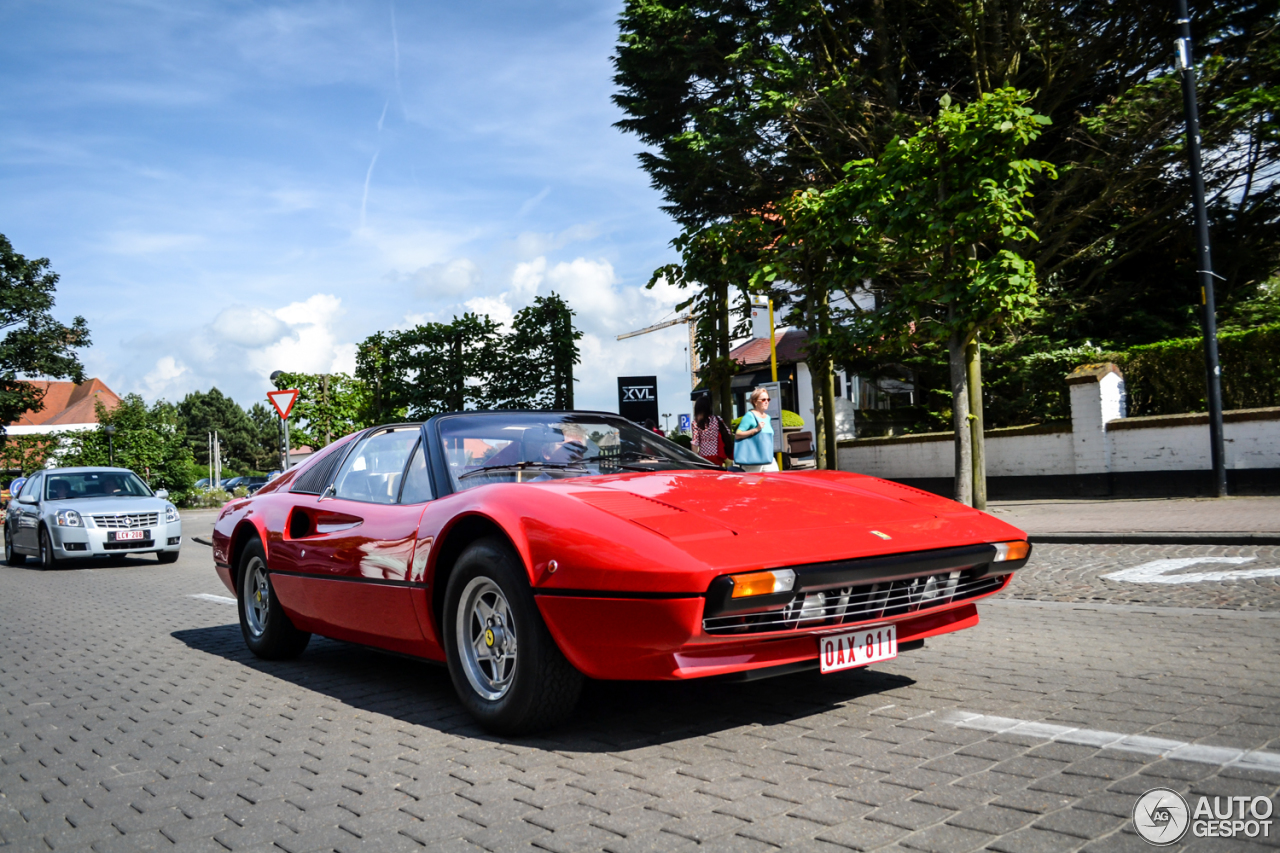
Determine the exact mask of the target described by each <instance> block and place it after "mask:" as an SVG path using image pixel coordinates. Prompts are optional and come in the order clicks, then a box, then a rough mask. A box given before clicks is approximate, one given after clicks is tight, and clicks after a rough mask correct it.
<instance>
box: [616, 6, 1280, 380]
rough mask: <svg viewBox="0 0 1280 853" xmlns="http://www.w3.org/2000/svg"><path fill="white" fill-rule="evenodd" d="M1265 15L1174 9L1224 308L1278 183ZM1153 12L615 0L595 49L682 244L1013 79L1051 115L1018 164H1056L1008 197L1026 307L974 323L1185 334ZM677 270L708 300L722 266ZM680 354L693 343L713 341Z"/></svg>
mask: <svg viewBox="0 0 1280 853" xmlns="http://www.w3.org/2000/svg"><path fill="white" fill-rule="evenodd" d="M1278 10H1280V3H1277V2H1276V0H1239V2H1233V3H1228V4H1201V5H1200V6H1198V7H1197V8H1196V9H1195V10H1194V11H1195V14H1194V22H1193V27H1194V30H1195V35H1196V39H1197V51H1196V53H1197V55H1198V56H1201V57H1204V59H1203V60H1202V61H1201V67H1200V68H1199V77H1200V80H1201V95H1200V100H1201V103H1202V104H1203V105H1204V106H1205V108H1204V110H1203V115H1202V128H1201V130H1202V137H1203V142H1204V146H1205V152H1206V153H1205V162H1206V183H1207V185H1208V191H1209V196H1210V201H1211V230H1212V233H1213V239H1214V244H1215V249H1216V251H1215V255H1216V256H1217V257H1219V259H1220V260H1219V266H1220V270H1219V272H1221V273H1222V274H1223V275H1225V276H1226V279H1227V280H1226V281H1225V282H1223V283H1222V288H1221V290H1220V293H1219V297H1220V298H1219V305H1220V306H1221V308H1222V311H1223V313H1224V315H1226V316H1227V317H1232V316H1236V315H1244V314H1247V313H1250V312H1251V311H1252V310H1253V309H1251V308H1250V309H1246V308H1243V307H1242V308H1241V309H1240V310H1237V309H1236V308H1235V306H1236V305H1237V304H1240V305H1241V306H1251V305H1254V304H1257V300H1258V298H1259V294H1260V290H1259V288H1260V287H1261V286H1262V282H1264V281H1265V280H1267V279H1268V278H1269V277H1271V276H1272V275H1273V273H1274V272H1275V271H1276V269H1277V266H1278V265H1280V182H1277V181H1275V180H1273V179H1271V178H1270V177H1267V176H1268V175H1270V174H1271V171H1270V170H1271V168H1272V166H1271V164H1274V163H1275V162H1278V161H1280V147H1278V146H1280V122H1278V121H1277V118H1276V117H1277V105H1278V103H1280V27H1277V26H1276V22H1277V19H1278V18H1280V14H1278ZM1172 17H1173V8H1172V7H1170V6H1156V7H1152V6H1151V5H1150V4H1149V3H1145V2H1141V0H1114V2H1107V3H1086V4H1083V5H1081V4H1078V3H1077V4H1067V3H1050V4H1043V3H1042V4H1007V3H972V2H964V3H958V4H957V3H953V2H941V0H629V2H628V3H627V4H626V6H625V8H624V11H623V13H622V15H621V17H620V20H619V29H620V35H619V43H618V48H617V52H616V54H615V59H614V62H615V67H616V69H617V76H616V77H615V81H616V83H617V86H618V94H617V95H616V97H615V101H616V103H617V104H618V105H619V106H620V107H621V108H622V109H623V111H624V112H625V114H626V117H625V118H624V120H623V121H621V122H619V126H620V127H622V128H623V129H624V130H627V131H628V132H632V133H635V134H636V135H637V136H638V137H639V139H640V140H641V141H642V142H643V143H644V144H645V150H644V151H643V152H642V153H641V154H640V155H639V157H640V160H641V165H642V166H643V167H644V168H645V169H646V171H647V172H648V173H649V175H650V177H651V179H652V182H653V185H654V186H655V188H657V189H658V190H659V191H661V192H662V194H663V197H664V201H665V202H666V206H665V208H664V209H666V210H667V211H668V212H670V213H671V215H672V216H673V218H674V219H675V220H676V222H677V223H678V224H679V225H680V227H681V229H682V233H681V235H680V237H679V238H678V240H683V241H691V240H698V239H701V238H700V236H699V235H700V232H701V231H702V229H705V228H708V227H712V226H726V225H728V224H729V223H741V222H743V221H744V220H746V219H749V218H751V217H753V216H759V217H768V216H769V215H770V214H772V213H774V212H776V211H777V210H778V209H779V207H780V206H781V205H782V204H783V203H784V201H785V200H787V199H789V198H792V197H793V196H794V195H795V194H797V193H803V192H805V191H807V190H815V191H818V192H821V191H823V190H825V189H827V188H830V187H832V186H835V185H836V184H838V183H839V182H841V181H842V179H843V177H844V172H843V167H844V165H845V164H846V163H848V162H849V161H852V160H861V159H876V158H879V157H880V156H881V155H882V154H883V153H884V150H885V147H886V146H887V145H888V144H889V142H890V140H892V139H893V138H895V137H896V136H910V135H912V134H913V133H914V129H915V127H916V125H917V124H919V123H921V122H925V121H928V120H930V118H931V116H932V115H933V114H934V113H935V112H936V111H937V108H938V105H939V104H940V102H941V98H942V97H943V96H944V95H950V96H951V97H954V98H956V99H957V100H958V101H964V102H969V101H975V100H978V99H979V98H980V97H981V96H982V95H983V94H989V93H992V92H995V91H996V90H998V89H1002V88H1017V89H1021V90H1025V91H1029V92H1031V93H1033V95H1032V100H1031V102H1030V103H1029V104H1027V106H1028V107H1029V108H1030V109H1032V110H1033V111H1035V112H1036V113H1037V114H1041V115H1045V116H1047V117H1049V118H1050V119H1052V121H1053V124H1052V125H1049V126H1046V127H1045V128H1044V129H1043V132H1042V133H1041V134H1040V136H1039V137H1037V138H1036V139H1034V140H1033V141H1032V142H1031V144H1030V145H1029V147H1028V149H1027V152H1026V155H1025V156H1026V157H1027V158H1030V159H1036V160H1040V161H1045V162H1052V163H1055V164H1057V165H1058V166H1059V168H1060V170H1061V172H1062V180H1059V181H1056V182H1053V183H1041V184H1040V185H1039V186H1038V187H1037V197H1036V198H1035V200H1034V202H1033V203H1029V204H1028V205H1027V209H1028V210H1029V211H1030V212H1031V213H1032V214H1033V216H1034V221H1033V223H1032V224H1031V227H1032V229H1033V230H1034V232H1035V233H1037V234H1039V235H1041V236H1042V238H1043V239H1042V240H1041V241H1040V242H1038V243H1031V244H1029V245H1027V246H1024V247H1022V251H1023V252H1024V253H1025V256H1026V257H1027V259H1028V260H1030V261H1032V262H1034V264H1035V266H1036V268H1037V270H1038V271H1039V277H1040V280H1041V282H1042V287H1041V289H1040V292H1039V296H1040V299H1041V303H1042V307H1043V310H1042V311H1040V312H1036V313H1032V314H1028V315H1026V316H1025V317H1024V318H1023V319H1022V320H1021V321H1019V322H1016V323H1015V322H1006V323H1002V324H999V325H997V326H996V327H994V328H991V329H990V330H988V332H987V336H988V337H989V338H990V339H991V340H993V341H997V342H1000V343H1007V344H1017V343H1018V342H1019V341H1021V340H1027V341H1032V340H1035V341H1040V340H1043V341H1045V342H1046V344H1047V345H1048V346H1049V347H1051V348H1054V349H1061V348H1069V347H1072V346H1085V345H1091V344H1098V343H1102V344H1104V345H1108V346H1119V345H1127V344H1132V343H1142V342H1148V341H1153V340H1160V339H1163V338H1167V337H1170V336H1175V335H1180V334H1191V333H1194V330H1195V325H1196V319H1195V317H1196V306H1197V305H1198V304H1199V288H1198V283H1197V278H1196V274H1195V269H1196V267H1195V258H1196V253H1195V246H1194V243H1193V239H1192V234H1191V228H1190V217H1189V214H1188V210H1187V208H1188V204H1187V199H1188V198H1189V191H1188V186H1189V183H1188V181H1189V178H1188V175H1187V170H1186V167H1185V163H1186V157H1185V152H1184V147H1183V142H1182V139H1181V134H1182V105H1181V98H1180V94H1179V91H1178V85H1179V84H1178V79H1177V76H1176V74H1175V71H1174V69H1173V67H1172V66H1173V57H1174V51H1173V48H1172V43H1171V42H1172V38H1173V32H1174V27H1173V21H1172ZM734 227H736V226H734ZM677 247H678V248H679V246H677ZM828 248H829V249H831V250H833V251H837V248H836V247H828ZM713 254H714V253H713ZM813 256H814V257H818V256H817V255H816V254H815V255H813ZM685 265H687V264H685ZM881 275H885V276H889V277H890V278H892V275H891V274H890V272H888V271H882V273H881ZM688 280H689V281H690V283H691V285H692V286H694V287H700V288H703V289H706V290H707V291H708V293H707V295H706V296H705V298H703V297H699V298H698V299H697V300H696V302H701V303H705V306H706V308H707V309H708V310H716V311H718V310H721V309H720V307H719V306H721V305H723V304H725V302H726V300H724V299H722V298H721V296H720V291H721V288H722V287H723V284H722V282H721V277H719V276H709V277H707V278H706V279H705V280H704V281H701V282H699V281H698V279H697V278H696V277H695V276H689V277H688ZM791 284H792V285H793V286H801V285H803V280H801V281H800V282H792V283H791ZM734 285H736V286H742V282H741V281H730V286H734ZM883 286H885V287H888V286H892V282H886V283H885V284H884V285H883ZM802 289H803V288H802ZM702 325H703V326H704V327H705V328H706V332H704V333H703V334H705V335H714V334H715V332H716V330H718V328H719V324H718V323H716V322H710V323H705V324H702ZM1025 348H1026V347H1023V349H1025ZM699 349H700V351H702V350H704V349H705V351H707V352H709V353H710V352H714V351H715V349H716V348H715V343H714V340H707V341H703V342H700V344H699ZM1015 349H1017V347H1015ZM824 384H825V383H824Z"/></svg>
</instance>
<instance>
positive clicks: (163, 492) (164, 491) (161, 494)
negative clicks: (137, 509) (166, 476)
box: [156, 489, 169, 498]
mask: <svg viewBox="0 0 1280 853" xmlns="http://www.w3.org/2000/svg"><path fill="white" fill-rule="evenodd" d="M156 497H158V498H167V497H169V490H168V489H157V490H156Z"/></svg>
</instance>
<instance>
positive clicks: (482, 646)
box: [444, 539, 583, 735]
mask: <svg viewBox="0 0 1280 853" xmlns="http://www.w3.org/2000/svg"><path fill="white" fill-rule="evenodd" d="M444 646H445V659H446V660H447V661H448V665H449V676H450V678H452V680H453V686H454V689H455V690H457V692H458V698H459V699H460V700H461V701H462V704H463V706H464V707H466V709H467V710H468V711H469V712H470V713H471V715H472V716H473V717H475V718H476V720H477V721H478V722H479V723H480V725H481V726H483V727H484V728H485V729H488V730H489V731H491V732H494V733H496V734H502V735H519V734H526V733H529V732H534V731H538V730H540V729H545V728H550V727H551V726H555V725H557V724H558V723H561V722H564V720H565V719H567V718H568V716H569V714H571V713H572V712H573V709H574V706H576V705H577V704H578V697H579V696H580V695H581V694H582V683H583V677H582V673H580V672H578V670H576V669H574V668H573V665H572V664H570V663H569V661H568V660H566V659H565V656H564V655H563V654H562V653H561V652H560V649H559V647H557V646H556V643H555V640H554V639H552V637H551V632H549V631H548V630H547V626H546V623H544V622H543V621H542V615H541V614H540V613H539V612H538V606H537V604H536V603H535V602H534V600H533V591H532V590H531V589H530V588H529V580H528V577H527V576H526V574H525V572H524V567H523V566H522V565H521V564H520V561H519V560H518V559H517V558H516V557H515V555H513V554H512V553H511V551H510V549H509V548H507V547H506V546H505V545H504V544H503V543H501V542H498V541H496V540H493V539H482V540H480V541H478V542H475V543H473V544H472V545H471V546H470V547H468V548H467V550H465V551H464V552H463V553H462V556H460V557H459V558H458V562H457V564H456V565H455V566H454V569H453V572H452V573H451V574H450V576H449V583H448V586H447V587H446V589H445V598H444Z"/></svg>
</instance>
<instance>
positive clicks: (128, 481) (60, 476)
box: [44, 471, 151, 501]
mask: <svg viewBox="0 0 1280 853" xmlns="http://www.w3.org/2000/svg"><path fill="white" fill-rule="evenodd" d="M130 497H133V498H149V497H151V490H150V489H148V488H147V484H146V483H144V482H142V480H140V479H138V475H137V474H135V473H133V472H132V471H65V472H59V473H57V474H51V475H49V477H48V478H47V479H46V480H45V486H44V499H45V500H47V501H68V500H81V499H83V498H130Z"/></svg>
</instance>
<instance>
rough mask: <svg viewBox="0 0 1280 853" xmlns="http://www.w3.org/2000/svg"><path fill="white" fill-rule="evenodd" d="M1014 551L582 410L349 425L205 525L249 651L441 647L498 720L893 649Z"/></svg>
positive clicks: (939, 522)
mask: <svg viewBox="0 0 1280 853" xmlns="http://www.w3.org/2000/svg"><path fill="white" fill-rule="evenodd" d="M1030 550H1031V549H1030V545H1029V544H1028V543H1027V541H1026V534H1025V533H1023V532H1022V531H1021V530H1018V529H1017V528H1015V527H1013V526H1011V525H1009V524H1006V523H1005V522H1003V521H1000V520H999V519H997V518H993V517H992V516H989V515H986V514H985V513H982V512H978V511H977V510H974V509H972V508H970V507H967V506H963V505H961V504H958V503H955V502H953V501H949V500H946V499H944V498H940V497H938V496H936V495H932V494H929V493H927V492H922V491H919V490H917V489H912V488H908V487H906V486H901V485H899V484H897V483H892V482H888V481H885V480H879V479H876V478H874V477H868V476H864V475H859V474H849V473H842V472H837V471H810V472H806V473H770V474H744V473H735V472H730V471H724V470H722V469H720V468H717V467H714V466H712V465H710V464H708V463H707V462H706V461H705V460H703V459H701V458H700V457H698V456H696V455H694V454H693V453H691V452H690V451H688V450H685V449H684V448H682V447H680V446H678V445H676V444H674V443H673V442H670V441H667V440H666V439H663V438H660V437H658V436H656V435H654V434H653V433H652V432H650V431H648V430H645V429H642V428H641V427H638V426H636V425H634V424H632V423H631V422H629V421H626V420H623V419H622V418H620V417H618V416H617V415H611V414H605V413H595V412H466V413H457V414H447V415H438V416H436V417H433V418H431V419H430V420H428V421H427V422H426V423H423V424H393V425H388V426H381V427H375V428H373V429H368V430H365V431H363V432H360V433H357V434H355V435H352V436H348V437H347V438H345V439H342V440H340V441H337V442H335V443H333V444H332V445H330V446H329V447H326V448H325V449H323V450H321V451H320V452H318V453H316V454H315V456H313V457H312V458H310V459H308V460H307V461H306V462H304V463H302V464H301V465H300V466H299V467H297V468H294V469H292V470H290V471H288V472H286V473H285V474H284V475H282V476H280V477H277V478H276V479H275V480H273V481H272V482H271V483H269V484H268V485H266V486H264V487H263V488H262V489H261V490H260V491H259V492H258V493H257V494H256V495H254V496H252V497H248V498H240V499H237V500H232V501H229V502H228V503H227V504H226V506H225V507H223V510H222V513H221V515H220V516H219V518H218V521H217V522H216V524H215V526H214V532H213V560H214V564H215V566H216V569H217V572H218V575H219V576H220V577H221V578H222V581H223V582H224V583H225V584H226V586H227V588H228V589H229V590H231V591H232V593H234V594H235V595H236V597H237V600H238V606H239V613H240V626H241V632H242V634H243V635H244V639H245V642H246V644H247V645H248V647H249V649H250V650H251V651H252V652H253V653H254V654H256V655H258V656H259V657H263V658H289V657H295V656H297V655H299V654H301V653H302V651H303V650H304V649H305V648H306V646H307V643H308V641H309V639H310V636H311V634H312V633H317V634H321V635H323V636H327V637H333V638H336V639H341V640H347V641H350V642H355V643H361V644H364V645H368V646H374V647H377V648H382V649H386V650H388V651H392V652H397V653H400V654H405V655H410V656H415V657H420V658H426V659H429V660H435V661H442V662H445V663H446V664H447V665H448V668H449V674H450V676H451V677H452V680H453V684H454V687H455V689H456V690H457V692H458V695H459V697H460V698H461V700H462V703H463V705H464V706H465V707H466V708H467V709H468V710H469V711H470V712H471V713H472V714H473V715H474V716H475V717H476V718H477V719H478V720H479V721H480V722H481V724H483V725H484V726H485V727H486V728H489V729H491V730H493V731H496V732H502V733H519V732H527V731H532V730H536V729H538V728H542V727H546V726H549V725H553V724H555V723H557V722H559V721H561V720H563V719H565V718H566V717H567V715H568V714H569V712H570V711H571V710H572V709H573V707H574V704H575V703H576V701H577V699H578V696H579V693H580V690H581V687H582V683H583V680H584V677H588V678H597V679H649V680H662V679H674V680H684V679H693V678H704V677H709V676H725V677H731V678H737V679H751V678H759V677H762V676H768V675H779V674H783V673H788V672H795V671H797V670H801V669H814V670H819V669H820V670H821V671H823V672H837V671H842V670H846V669H849V668H852V667H861V666H866V665H868V664H874V663H878V662H881V661H886V660H889V659H892V658H894V657H896V656H897V654H898V653H899V651H906V650H908V649H915V648H919V647H921V646H923V645H924V641H925V638H927V637H934V636H938V635H940V634H946V633H949V632H951V631H958V630H961V629H964V628H969V627H971V626H974V625H976V624H977V623H978V610H977V607H976V603H977V602H978V601H979V600H980V599H982V598H985V597H987V596H990V595H992V594H994V593H997V592H999V591H1000V590H1002V589H1004V588H1005V587H1006V586H1007V585H1008V584H1009V582H1010V580H1011V578H1012V577H1013V574H1014V572H1015V570H1017V569H1019V568H1021V567H1022V566H1023V565H1025V564H1026V561H1027V558H1028V556H1029V555H1030ZM999 654H1000V652H999V651H997V650H995V649H994V648H993V649H992V650H991V655H992V659H993V660H998V657H999ZM858 689H861V688H858Z"/></svg>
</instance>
